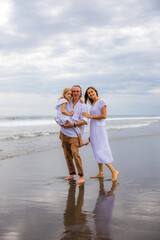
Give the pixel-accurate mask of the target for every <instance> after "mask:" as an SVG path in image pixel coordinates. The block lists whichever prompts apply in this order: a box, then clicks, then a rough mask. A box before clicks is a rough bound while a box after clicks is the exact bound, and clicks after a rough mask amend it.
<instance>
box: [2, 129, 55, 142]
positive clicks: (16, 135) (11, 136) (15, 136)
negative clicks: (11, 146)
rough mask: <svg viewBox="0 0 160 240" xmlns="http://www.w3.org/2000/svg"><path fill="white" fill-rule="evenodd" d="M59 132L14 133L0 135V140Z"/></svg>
mask: <svg viewBox="0 0 160 240" xmlns="http://www.w3.org/2000/svg"><path fill="white" fill-rule="evenodd" d="M58 133H59V131H56V132H32V133H21V134H13V135H10V136H0V141H11V140H18V139H23V138H34V137H42V136H50V135H54V134H58Z"/></svg>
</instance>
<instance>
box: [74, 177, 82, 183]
mask: <svg viewBox="0 0 160 240" xmlns="http://www.w3.org/2000/svg"><path fill="white" fill-rule="evenodd" d="M82 183H84V177H79V179H78V180H77V182H76V184H82Z"/></svg>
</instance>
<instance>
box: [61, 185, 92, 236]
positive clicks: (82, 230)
mask: <svg viewBox="0 0 160 240" xmlns="http://www.w3.org/2000/svg"><path fill="white" fill-rule="evenodd" d="M78 188H79V192H78V197H77V204H76V196H75V195H76V184H75V181H71V182H70V187H69V190H68V199H67V204H66V210H65V213H64V226H65V232H64V233H63V234H62V238H61V240H64V239H69V240H76V239H84V240H85V239H87V240H90V239H91V237H90V235H91V232H90V230H89V227H88V226H87V220H86V218H87V214H85V213H83V212H82V207H83V202H84V185H80V186H79V187H78Z"/></svg>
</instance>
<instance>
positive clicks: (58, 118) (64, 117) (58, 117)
mask: <svg viewBox="0 0 160 240" xmlns="http://www.w3.org/2000/svg"><path fill="white" fill-rule="evenodd" d="M63 103H67V104H66V107H65V111H66V112H68V113H69V112H71V111H70V110H69V102H68V101H67V99H65V98H61V99H59V100H58V102H57V104H56V110H57V114H56V121H57V122H58V124H59V125H64V124H65V123H66V121H70V122H72V123H74V122H73V121H72V119H71V116H68V115H65V114H63V113H62V112H61V109H62V104H63ZM74 131H75V132H76V134H78V135H81V130H80V128H79V127H75V128H74Z"/></svg>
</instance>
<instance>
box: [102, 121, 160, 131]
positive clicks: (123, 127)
mask: <svg viewBox="0 0 160 240" xmlns="http://www.w3.org/2000/svg"><path fill="white" fill-rule="evenodd" d="M156 122H158V121H156V120H155V121H147V122H141V123H131V124H122V125H112V126H109V127H108V128H107V129H108V130H118V129H119V130H120V129H125V128H139V127H146V126H148V125H150V124H152V123H156Z"/></svg>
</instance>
